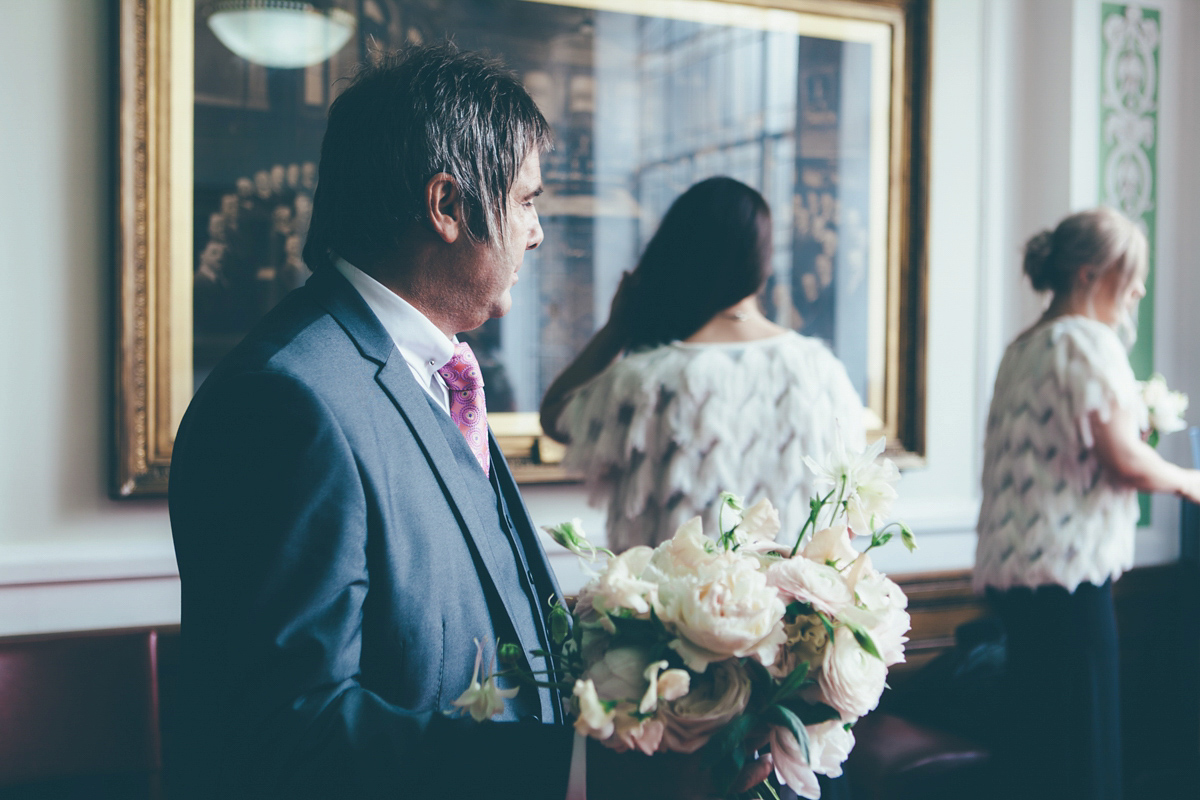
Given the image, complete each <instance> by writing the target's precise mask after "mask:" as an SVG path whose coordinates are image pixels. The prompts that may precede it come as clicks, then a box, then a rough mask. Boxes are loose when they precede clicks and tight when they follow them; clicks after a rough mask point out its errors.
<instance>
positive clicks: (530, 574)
mask: <svg viewBox="0 0 1200 800" xmlns="http://www.w3.org/2000/svg"><path fill="white" fill-rule="evenodd" d="M525 577H526V578H529V585H530V586H536V585H537V581H535V580H534V579H533V570H531V569H527V570H525Z"/></svg>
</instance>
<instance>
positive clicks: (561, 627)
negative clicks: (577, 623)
mask: <svg viewBox="0 0 1200 800" xmlns="http://www.w3.org/2000/svg"><path fill="white" fill-rule="evenodd" d="M549 622H550V641H551V642H553V643H554V646H555V647H562V645H563V642H565V641H566V640H567V637H568V636H570V635H571V615H570V614H568V613H567V609H566V608H564V607H563V606H561V605H555V606H554V608H552V609H550V620H549Z"/></svg>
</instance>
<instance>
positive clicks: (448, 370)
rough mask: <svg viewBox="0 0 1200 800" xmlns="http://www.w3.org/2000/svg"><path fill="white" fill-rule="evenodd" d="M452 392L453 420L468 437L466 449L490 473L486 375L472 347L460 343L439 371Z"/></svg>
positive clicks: (451, 412) (485, 472)
mask: <svg viewBox="0 0 1200 800" xmlns="http://www.w3.org/2000/svg"><path fill="white" fill-rule="evenodd" d="M438 374H439V375H441V376H442V380H444V381H445V382H446V386H447V387H448V388H449V389H450V418H451V419H453V420H454V424H455V425H457V426H458V429H459V430H460V431H462V435H463V436H464V437H466V440H467V446H468V447H470V448H471V452H472V453H474V454H475V459H476V460H477V461H479V466H481V467H483V474H484V475H487V474H488V466H489V464H488V427H487V409H486V408H485V407H484V403H483V375H482V374H481V373H480V372H479V362H478V361H476V360H475V354H474V353H472V352H471V346H470V345H469V344H467V343H466V342H459V343H458V344H456V345H455V346H454V357H453V358H451V359H450V361H449V363H447V364H446V366H444V367H442V368H441V369H439V370H438Z"/></svg>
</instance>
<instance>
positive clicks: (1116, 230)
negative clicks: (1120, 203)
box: [1024, 208, 1147, 297]
mask: <svg viewBox="0 0 1200 800" xmlns="http://www.w3.org/2000/svg"><path fill="white" fill-rule="evenodd" d="M1146 258H1147V245H1146V237H1145V235H1144V234H1143V233H1142V232H1141V231H1140V230H1138V228H1137V226H1136V225H1134V224H1133V223H1132V222H1131V221H1130V220H1129V218H1128V217H1126V216H1125V215H1124V214H1121V213H1120V212H1118V211H1114V210H1113V209H1111V208H1097V209H1092V210H1089V211H1080V212H1078V213H1076V214H1072V215H1071V216H1069V217H1067V218H1066V219H1064V220H1063V221H1062V222H1060V223H1058V227H1057V228H1055V229H1054V230H1053V231H1050V230H1044V231H1042V232H1041V233H1038V234H1036V235H1035V236H1034V237H1033V238H1031V239H1030V240H1029V241H1028V242H1027V243H1026V244H1025V264H1024V266H1025V274H1026V275H1028V276H1029V280H1030V282H1031V283H1032V284H1033V288H1034V290H1035V291H1038V292H1045V291H1050V292H1053V293H1054V295H1055V297H1066V296H1067V295H1069V294H1071V292H1073V291H1074V290H1075V288H1076V286H1077V285H1078V282H1079V279H1080V277H1081V275H1082V274H1083V273H1084V269H1085V268H1091V270H1093V272H1092V274H1091V275H1090V278H1091V279H1092V280H1091V286H1095V279H1096V278H1099V277H1100V276H1101V275H1103V274H1104V273H1106V272H1108V271H1109V270H1110V269H1117V270H1120V271H1121V273H1122V275H1123V276H1124V277H1125V280H1132V278H1133V276H1134V275H1135V274H1136V273H1137V270H1138V268H1139V267H1140V266H1141V265H1142V264H1143V263H1145V261H1146ZM1089 291H1090V287H1089Z"/></svg>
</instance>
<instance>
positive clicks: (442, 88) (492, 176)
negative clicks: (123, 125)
mask: <svg viewBox="0 0 1200 800" xmlns="http://www.w3.org/2000/svg"><path fill="white" fill-rule="evenodd" d="M550 141H551V131H550V126H549V125H548V124H547V122H546V120H545V118H543V117H542V114H541V112H540V111H538V108H537V105H536V104H535V103H534V102H533V100H532V99H531V98H530V96H529V94H528V93H527V92H526V91H525V89H524V87H523V86H522V85H521V82H520V81H519V80H518V79H517V77H516V76H515V75H513V73H511V72H509V71H508V70H507V69H505V68H504V66H503V65H501V64H500V63H499V62H497V61H494V60H491V59H488V58H485V57H483V56H481V55H479V54H477V53H470V52H462V51H459V50H458V49H457V48H456V47H455V46H454V45H453V44H450V43H439V44H433V45H427V46H421V47H409V48H407V49H405V50H403V51H401V52H399V53H396V54H392V55H388V56H384V57H383V58H381V59H380V60H379V61H378V62H377V63H374V64H368V65H364V66H363V67H362V68H361V69H360V71H359V72H358V73H357V74H356V75H355V77H354V78H353V80H352V81H351V83H350V85H349V86H348V87H347V88H346V90H345V91H343V92H342V93H341V95H339V96H338V98H337V99H336V100H334V101H333V105H331V106H330V108H329V123H328V126H327V127H326V130H325V138H324V139H323V140H322V142H321V163H320V168H319V169H320V171H319V175H318V179H317V189H316V192H315V194H314V197H313V210H312V222H311V223H310V226H309V233H308V241H307V242H306V243H305V246H304V260H305V262H306V263H307V264H308V266H309V267H310V268H311V269H312V270H313V271H314V272H315V271H317V270H319V269H322V268H324V267H327V266H328V265H329V259H330V252H331V251H332V252H333V253H336V254H337V255H339V256H342V257H343V258H346V259H347V260H349V261H350V262H351V263H353V264H354V265H355V266H357V267H359V268H361V269H364V270H370V269H371V268H372V267H373V266H374V265H375V264H376V263H377V262H378V261H380V260H381V259H384V258H387V257H389V256H391V255H392V254H394V253H395V252H397V251H398V249H399V248H401V247H403V242H402V237H403V236H404V233H405V231H407V230H408V229H409V226H410V225H412V224H413V223H414V222H423V221H424V220H425V218H426V212H425V205H424V204H425V186H426V184H427V183H428V182H429V179H430V178H432V177H433V176H434V175H436V174H438V173H439V172H445V173H448V174H449V175H451V176H452V177H453V178H454V180H455V181H456V183H457V184H458V188H459V191H461V192H462V195H463V200H464V203H463V205H464V209H465V211H466V218H467V233H468V235H469V236H471V237H472V238H473V239H475V240H477V241H482V242H488V241H491V240H492V239H493V238H496V237H500V236H502V235H503V233H502V232H503V230H504V227H503V222H504V219H505V216H506V214H507V201H508V192H509V190H510V189H511V188H512V183H513V180H514V179H515V178H516V175H517V172H518V171H519V170H520V167H521V164H522V163H523V162H524V160H525V157H526V156H527V155H528V154H529V153H530V152H532V151H533V150H534V148H537V149H546V148H547V147H549V145H550Z"/></svg>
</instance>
